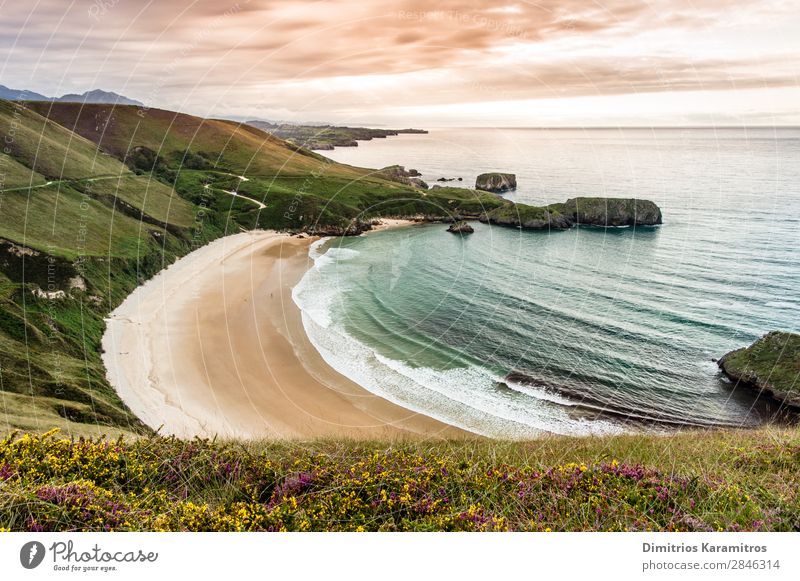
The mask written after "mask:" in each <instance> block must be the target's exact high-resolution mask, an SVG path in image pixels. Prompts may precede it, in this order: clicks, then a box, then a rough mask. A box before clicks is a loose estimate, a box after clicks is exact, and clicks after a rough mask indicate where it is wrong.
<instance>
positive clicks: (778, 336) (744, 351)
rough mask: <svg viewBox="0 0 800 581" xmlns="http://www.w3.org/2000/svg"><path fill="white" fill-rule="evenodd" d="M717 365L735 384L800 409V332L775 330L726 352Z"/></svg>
mask: <svg viewBox="0 0 800 581" xmlns="http://www.w3.org/2000/svg"><path fill="white" fill-rule="evenodd" d="M717 365H719V368H720V369H721V370H722V372H723V373H724V374H725V375H726V376H727V377H728V378H729V379H730V380H731V381H733V382H734V383H736V384H739V385H744V386H747V387H750V388H752V389H754V390H757V391H758V392H759V394H763V395H767V396H769V397H771V398H773V399H775V400H776V401H778V402H780V403H782V404H784V405H787V406H789V407H792V408H797V409H800V382H799V381H798V379H800V335H797V334H795V333H786V332H782V331H772V332H770V333H767V334H766V335H764V336H763V337H761V338H760V339H758V340H757V341H756V342H755V343H753V344H752V345H750V346H749V347H743V348H741V349H736V350H734V351H731V352H730V353H727V354H725V355H724V356H723V357H722V358H721V359H720V360H719V361H718V362H717Z"/></svg>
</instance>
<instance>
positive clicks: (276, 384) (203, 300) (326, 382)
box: [103, 224, 465, 438]
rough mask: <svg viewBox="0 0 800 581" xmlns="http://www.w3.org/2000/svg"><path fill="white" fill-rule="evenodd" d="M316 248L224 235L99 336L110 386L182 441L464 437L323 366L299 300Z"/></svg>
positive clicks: (293, 240)
mask: <svg viewBox="0 0 800 581" xmlns="http://www.w3.org/2000/svg"><path fill="white" fill-rule="evenodd" d="M393 225H394V224H393ZM312 241H313V239H310V238H297V237H292V236H289V235H287V234H281V233H275V232H264V231H259V232H248V233H243V234H237V235H235V236H228V237H225V238H222V239H219V240H217V241H215V242H213V243H211V244H209V245H207V246H205V247H203V248H200V249H199V250H197V251H195V252H193V253H191V254H190V255H188V256H186V257H184V258H182V259H181V260H179V261H177V262H176V263H175V264H173V265H171V266H170V267H169V268H168V269H166V270H165V271H163V272H161V273H160V274H159V275H157V276H156V277H155V278H153V279H152V280H150V281H148V282H147V283H146V284H144V285H143V286H141V287H139V288H138V289H136V290H135V291H134V292H133V293H132V294H131V295H130V296H129V297H128V298H127V299H126V300H125V301H124V302H123V304H122V305H120V307H119V308H117V309H116V310H115V311H114V312H113V313H112V314H111V315H110V317H109V319H108V320H107V331H106V334H105V335H104V337H103V349H104V354H103V361H104V363H105V365H106V369H107V373H108V378H109V380H110V382H111V384H112V385H113V386H114V388H115V389H116V390H117V392H118V393H119V395H120V396H121V398H122V399H123V401H124V402H125V403H126V404H127V405H128V406H129V407H130V408H131V410H132V411H133V412H134V413H135V414H136V415H137V416H138V417H139V418H141V419H142V421H144V422H145V423H146V424H147V425H149V426H150V427H152V428H154V429H159V430H160V432H161V433H163V434H175V435H178V436H181V437H192V436H221V437H245V438H314V437H341V436H346V437H354V438H365V437H392V438H407V437H434V438H441V437H458V436H463V435H464V434H465V433H464V432H462V431H460V430H458V429H457V428H454V427H451V426H447V425H445V424H442V423H441V422H438V421H436V420H434V419H432V418H428V417H426V416H423V415H420V414H418V413H415V412H411V411H409V410H406V409H404V408H402V407H399V406H397V405H395V404H393V403H391V402H388V401H386V400H384V399H382V398H380V397H378V396H375V395H373V394H371V393H369V392H368V391H366V390H365V389H363V388H362V387H360V386H359V385H357V384H355V383H354V382H352V381H350V380H349V379H347V378H346V377H344V376H342V375H341V374H339V373H337V372H336V371H334V370H333V369H332V368H330V367H329V366H328V365H327V364H326V363H325V362H324V361H323V360H322V358H321V357H320V356H319V354H318V353H317V351H316V350H315V348H314V346H313V345H312V344H311V343H310V342H309V341H308V339H307V337H306V335H305V332H304V331H303V325H302V321H301V313H300V311H299V309H298V308H297V306H296V305H295V304H294V302H293V301H292V298H291V289H292V287H293V286H294V285H295V284H296V283H297V282H298V281H299V280H300V278H301V277H302V275H303V274H304V273H305V271H306V270H307V269H308V268H309V267H310V266H311V262H310V260H309V258H308V247H309V245H310V244H311V242H312Z"/></svg>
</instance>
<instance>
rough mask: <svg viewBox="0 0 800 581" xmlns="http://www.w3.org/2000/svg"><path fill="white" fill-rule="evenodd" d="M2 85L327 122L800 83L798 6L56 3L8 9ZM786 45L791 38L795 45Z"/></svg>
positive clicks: (549, 0) (47, 0) (452, 1)
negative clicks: (353, 113)
mask: <svg viewBox="0 0 800 581" xmlns="http://www.w3.org/2000/svg"><path fill="white" fill-rule="evenodd" d="M2 10H3V18H2V20H0V37H2V47H3V49H2V51H0V62H4V64H3V65H2V67H3V68H2V69H0V71H2V72H1V76H0V83H2V84H5V85H9V86H16V87H24V88H29V89H33V90H37V91H40V92H45V93H50V94H60V93H63V92H68V91H75V90H85V89H88V88H94V87H101V88H106V89H110V90H115V91H118V92H122V93H125V94H127V95H129V96H131V97H134V98H139V99H142V100H145V101H148V102H149V103H151V104H153V105H161V106H168V107H176V108H184V109H189V110H194V111H197V112H200V113H205V112H216V113H218V114H221V113H239V114H247V113H248V112H250V111H254V112H255V111H259V110H261V111H271V110H285V111H286V112H287V113H288V114H293V113H296V114H297V115H299V116H302V115H304V114H306V113H307V114H309V115H312V114H313V115H320V114H324V115H328V116H329V117H330V118H335V117H336V115H337V112H338V111H343V110H345V109H347V110H351V109H352V107H353V106H354V105H357V104H359V103H369V104H371V105H372V111H373V112H374V113H375V117H376V118H378V117H380V111H381V110H382V109H384V110H390V109H391V108H393V107H402V106H408V105H424V104H426V103H430V104H437V105H438V104H446V103H453V104H458V103H471V102H477V101H497V100H526V99H536V98H553V97H559V96H561V97H574V96H582V95H617V94H628V93H632V94H635V93H642V92H668V91H685V90H706V91H708V90H737V89H742V88H748V87H759V88H760V87H787V86H796V84H797V77H796V73H795V72H794V70H793V68H792V65H791V62H792V61H789V60H788V59H787V55H789V54H792V52H793V51H794V50H796V49H798V48H800V46H798V41H797V39H796V37H797V36H798V35H796V34H795V35H792V26H793V25H796V24H797V15H796V14H795V13H794V11H792V9H791V2H786V1H783V0H774V1H772V2H764V1H755V0H752V1H749V0H653V1H642V0H604V1H603V2H602V3H599V2H596V1H595V0H572V1H565V0H536V1H535V2H534V1H528V0H507V1H505V2H498V1H497V0H469V1H467V0H440V1H437V2H431V1H430V0H427V1H423V0H401V1H398V0H370V1H369V2H365V1H364V0H330V1H307V0H303V1H298V0H238V1H231V0H224V1H222V2H219V1H213V0H200V1H189V0H177V1H163V0H162V1H151V2H149V3H146V4H142V3H134V2H126V1H124V0H76V2H74V3H72V4H66V5H65V3H63V2H61V1H58V0H42V1H41V2H39V3H38V4H36V5H33V6H31V5H28V4H25V3H14V4H12V5H9V3H6V4H5V5H4V6H3V8H2ZM782 35H783V36H784V38H782Z"/></svg>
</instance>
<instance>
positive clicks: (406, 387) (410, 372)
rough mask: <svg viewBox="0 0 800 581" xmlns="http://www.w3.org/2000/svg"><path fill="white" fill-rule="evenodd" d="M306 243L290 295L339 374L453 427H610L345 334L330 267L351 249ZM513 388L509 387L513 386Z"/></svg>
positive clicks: (479, 374) (598, 430)
mask: <svg viewBox="0 0 800 581" xmlns="http://www.w3.org/2000/svg"><path fill="white" fill-rule="evenodd" d="M319 249H320V245H318V244H317V243H315V245H314V246H312V251H311V252H310V256H312V258H314V266H313V267H312V268H311V269H310V270H309V271H308V272H307V273H306V274H305V276H304V277H303V278H302V279H301V281H300V283H299V284H298V285H297V286H296V287H295V288H294V289H293V291H292V298H293V300H294V301H295V303H296V304H297V305H298V306H299V307H300V309H301V311H302V318H303V326H304V328H305V331H306V334H307V335H308V337H309V339H310V341H311V343H312V344H313V345H314V347H315V348H316V349H317V351H319V353H320V355H321V356H322V358H323V359H324V360H325V361H326V362H327V363H328V365H330V366H331V367H333V368H334V369H335V370H336V371H338V372H339V373H341V374H342V375H344V376H346V377H348V378H350V379H351V380H353V381H355V382H356V383H358V384H359V385H361V386H362V387H364V388H365V389H367V390H368V391H370V392H372V393H374V394H375V395H378V396H380V397H383V398H384V399H387V400H389V401H391V402H393V403H395V404H397V405H400V406H402V407H404V408H406V409H408V410H411V411H413V412H418V413H422V414H425V415H427V416H430V417H433V418H435V419H438V420H440V421H443V422H445V423H448V424H451V425H454V426H457V427H459V428H462V429H465V430H468V431H471V432H474V433H477V434H481V435H485V436H489V437H495V438H509V439H520V438H530V437H533V436H536V435H538V434H541V433H543V432H551V433H558V434H574V435H590V434H604V433H617V432H620V431H622V430H621V428H620V427H619V426H617V425H616V424H613V423H611V422H607V421H586V420H582V419H574V418H571V417H569V415H568V414H567V412H566V410H565V409H564V407H563V405H564V403H565V402H563V401H557V398H555V397H554V396H552V395H551V394H547V393H546V392H544V391H542V392H541V393H539V391H537V390H533V391H531V390H529V389H519V386H516V385H515V386H514V391H512V390H508V391H503V390H502V389H498V387H497V385H496V384H497V382H498V381H502V378H499V377H497V376H495V375H494V374H493V373H491V372H490V371H488V370H486V369H483V368H480V367H476V366H473V367H465V368H456V369H449V370H436V369H431V368H428V367H413V366H411V365H409V364H407V363H404V362H402V361H397V360H395V359H390V358H387V357H384V356H382V355H380V354H378V353H376V352H375V351H374V350H373V349H371V348H370V347H369V346H367V345H365V344H364V343H362V342H360V341H358V340H357V339H356V338H354V337H352V336H351V335H350V334H348V333H347V332H346V331H345V329H344V327H343V326H342V325H339V324H337V323H336V322H335V320H334V319H335V317H334V316H333V314H332V311H333V310H334V307H335V305H336V304H337V300H338V296H339V295H338V293H339V291H340V290H341V285H342V279H341V277H339V276H338V275H337V278H336V284H334V283H332V282H331V280H330V277H331V272H330V270H331V266H332V265H335V264H336V262H337V261H340V260H349V259H352V258H354V257H355V256H357V255H358V252H356V251H352V250H349V249H345V248H331V249H328V251H327V252H325V253H324V254H323V253H320V251H319ZM515 391H516V393H515Z"/></svg>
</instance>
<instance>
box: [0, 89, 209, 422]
mask: <svg viewBox="0 0 800 581" xmlns="http://www.w3.org/2000/svg"><path fill="white" fill-rule="evenodd" d="M0 136H2V138H3V139H4V140H5V139H6V138H7V139H8V140H10V141H11V143H10V147H9V149H10V152H11V153H10V161H9V163H7V164H5V165H4V166H2V167H3V169H6V168H12V169H13V171H9V172H8V173H6V179H5V183H4V187H5V189H4V190H1V191H0V425H2V426H4V427H9V426H15V427H21V428H24V429H34V430H35V429H49V427H51V426H59V427H62V428H64V429H65V430H66V431H67V432H68V433H78V434H95V435H96V434H99V433H131V430H132V431H134V432H140V431H141V430H142V426H141V424H140V423H139V422H138V420H137V419H136V418H134V417H133V416H132V415H131V414H130V413H129V411H128V410H127V409H126V408H125V406H124V405H123V404H122V403H121V402H120V401H119V399H118V397H117V395H116V394H115V393H114V392H113V390H112V389H111V388H110V386H109V385H108V384H107V382H106V380H105V371H104V368H103V366H102V363H101V361H100V357H99V348H100V338H101V336H102V332H103V328H104V323H103V316H104V315H105V314H106V313H107V312H108V311H109V310H110V309H111V308H112V307H113V306H114V305H115V304H117V303H118V302H119V301H121V300H122V299H123V298H124V297H125V296H126V294H127V293H129V292H130V291H131V290H133V289H134V288H135V287H136V286H137V285H138V284H140V283H141V281H142V280H144V279H146V278H149V277H150V276H152V275H153V274H155V273H156V272H157V271H158V270H160V269H161V268H163V266H165V265H166V264H168V263H170V262H171V261H172V260H174V259H175V258H176V257H177V256H180V255H182V254H185V253H186V252H187V251H189V250H190V249H191V247H192V244H190V237H191V235H192V232H191V231H190V230H189V229H188V228H187V227H189V226H192V225H193V223H194V217H195V213H196V208H195V207H194V206H193V204H191V203H190V202H188V201H186V200H184V199H182V198H180V197H178V196H177V194H176V193H175V192H174V191H173V190H172V188H170V187H169V186H167V185H165V184H163V183H160V182H158V181H155V180H150V179H149V178H148V177H147V176H136V175H135V174H134V173H133V172H131V171H130V170H129V169H128V168H127V167H125V166H124V165H123V164H122V163H121V162H120V161H119V160H117V159H115V158H113V157H110V156H108V155H105V154H103V153H100V152H98V150H97V147H96V146H95V145H94V144H93V143H91V142H89V141H88V140H86V139H84V138H82V137H80V136H78V135H75V134H74V133H72V132H71V131H68V130H66V129H64V128H63V127H60V126H57V125H56V124H54V123H53V122H50V121H47V120H45V119H44V118H42V117H41V116H39V115H38V114H36V113H34V112H33V111H31V110H29V109H25V108H24V107H18V106H15V105H12V104H9V103H6V102H0ZM20 168H26V169H27V170H28V175H27V176H26V172H25V171H23V170H21V169H20ZM32 168H35V170H37V171H36V172H34V174H33V180H34V186H33V187H28V186H30V184H31V176H30V172H31V169H32ZM38 172H41V174H39V173H38ZM38 176H47V178H48V179H50V180H51V181H52V182H53V183H52V184H50V185H46V186H44V187H41V182H42V181H43V179H44V178H43V177H38ZM37 182H39V185H38V186H37V185H35V184H36V183H37ZM221 232H222V228H221V227H216V226H215V225H214V224H209V225H208V228H207V230H206V231H205V232H201V233H200V234H199V236H198V238H197V240H193V242H194V243H201V242H202V241H203V240H205V239H208V238H210V237H214V236H217V235H219V234H220V233H221ZM10 243H13V244H16V245H17V246H16V247H14V246H11V245H10ZM23 247H24V248H23ZM83 287H85V288H83ZM37 289H43V290H45V291H48V292H54V293H58V295H57V296H54V297H53V298H47V297H37V296H35V294H34V291H36V290H37Z"/></svg>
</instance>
